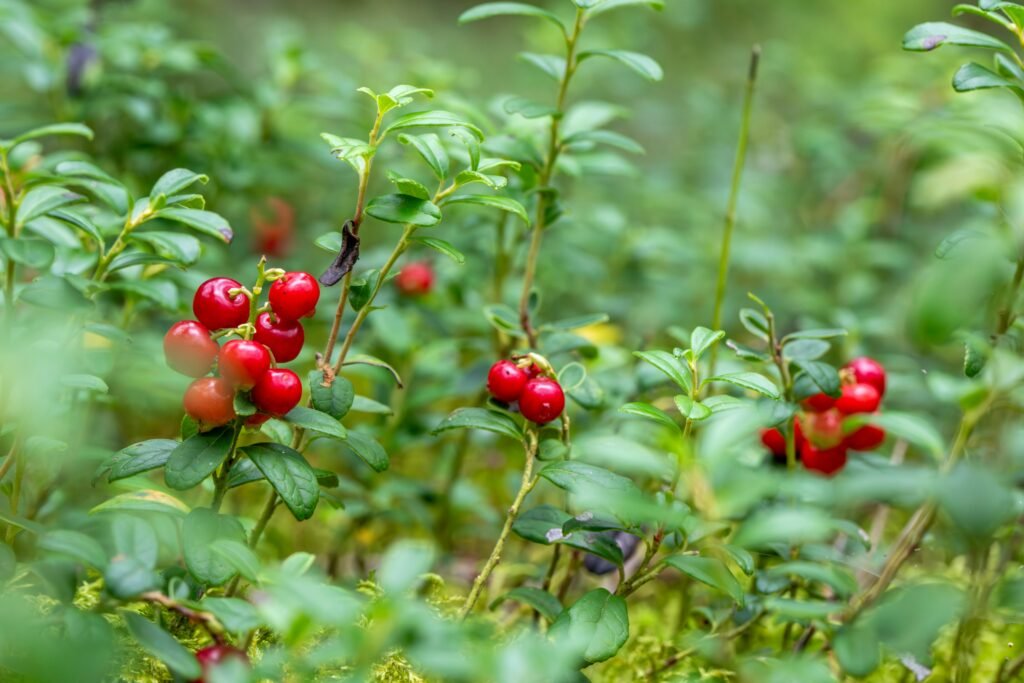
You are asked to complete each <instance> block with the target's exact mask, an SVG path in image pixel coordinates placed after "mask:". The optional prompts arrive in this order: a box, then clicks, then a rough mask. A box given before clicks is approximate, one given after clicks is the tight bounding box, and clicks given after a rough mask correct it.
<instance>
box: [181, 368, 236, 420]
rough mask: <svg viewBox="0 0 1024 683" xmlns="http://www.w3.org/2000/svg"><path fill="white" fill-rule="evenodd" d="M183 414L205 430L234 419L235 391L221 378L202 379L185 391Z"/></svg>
mask: <svg viewBox="0 0 1024 683" xmlns="http://www.w3.org/2000/svg"><path fill="white" fill-rule="evenodd" d="M182 403H183V405H184V406H185V412H186V413H188V416H189V417H191V418H192V419H193V420H195V421H196V422H198V423H199V425H200V426H201V427H202V428H204V429H206V428H210V427H220V426H221V425H226V424H227V423H228V422H231V421H232V420H234V419H235V390H234V389H233V388H232V387H231V385H230V384H228V381H227V380H226V379H224V378H223V377H202V378H200V379H197V380H196V381H195V382H192V384H190V385H189V386H188V389H186V390H185V397H184V399H183V400H182Z"/></svg>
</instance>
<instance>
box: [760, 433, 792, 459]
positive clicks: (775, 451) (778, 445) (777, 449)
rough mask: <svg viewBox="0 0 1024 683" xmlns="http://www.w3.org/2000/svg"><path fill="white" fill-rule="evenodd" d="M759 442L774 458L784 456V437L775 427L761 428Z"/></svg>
mask: <svg viewBox="0 0 1024 683" xmlns="http://www.w3.org/2000/svg"><path fill="white" fill-rule="evenodd" d="M761 443H762V444H764V447H765V448H767V449H768V450H769V451H771V454H772V455H774V456H775V457H776V458H785V457H786V437H785V436H784V435H783V433H782V432H780V431H779V430H778V429H776V428H775V427H772V428H771V429H762V430H761Z"/></svg>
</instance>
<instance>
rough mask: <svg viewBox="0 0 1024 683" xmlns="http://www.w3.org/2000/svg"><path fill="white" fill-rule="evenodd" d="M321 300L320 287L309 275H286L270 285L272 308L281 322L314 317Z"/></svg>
mask: <svg viewBox="0 0 1024 683" xmlns="http://www.w3.org/2000/svg"><path fill="white" fill-rule="evenodd" d="M319 300H320V285H319V284H317V281H316V279H315V278H314V277H313V276H312V275H310V274H309V273H285V274H284V277H282V278H281V279H280V280H277V281H275V282H274V284H272V285H270V308H272V309H273V311H274V313H277V317H278V318H280V319H281V320H298V319H299V318H305V317H307V316H311V315H313V313H314V312H315V311H316V302H317V301H319Z"/></svg>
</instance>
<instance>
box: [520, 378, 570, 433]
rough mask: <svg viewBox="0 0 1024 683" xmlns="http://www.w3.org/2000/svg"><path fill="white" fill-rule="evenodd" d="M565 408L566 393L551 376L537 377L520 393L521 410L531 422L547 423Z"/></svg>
mask: <svg viewBox="0 0 1024 683" xmlns="http://www.w3.org/2000/svg"><path fill="white" fill-rule="evenodd" d="M564 409H565V393H564V392H563V391H562V387H561V385H560V384H559V383H558V382H556V381H555V380H553V379H551V378H550V377H535V378H534V379H531V380H529V381H528V382H527V383H526V386H525V387H523V393H521V394H520V395H519V411H520V412H521V413H522V414H523V417H525V418H526V419H527V420H529V421H530V422H536V423H537V424H541V425H542V424H547V423H548V422H551V421H552V420H554V419H555V418H556V417H558V416H559V415H561V414H562V410H564Z"/></svg>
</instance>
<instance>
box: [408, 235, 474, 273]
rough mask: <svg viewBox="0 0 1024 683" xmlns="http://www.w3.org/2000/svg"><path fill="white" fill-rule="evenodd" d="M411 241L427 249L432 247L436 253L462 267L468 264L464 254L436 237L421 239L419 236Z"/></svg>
mask: <svg viewBox="0 0 1024 683" xmlns="http://www.w3.org/2000/svg"><path fill="white" fill-rule="evenodd" d="M410 241H412V242H416V243H419V244H422V245H423V246H426V247H430V248H431V249H433V250H434V251H436V252H439V253H441V254H444V255H445V256H447V257H448V258H450V259H451V260H452V261H455V262H456V263H458V264H459V265H460V266H461V265H462V264H463V263H465V262H466V256H465V254H463V253H462V252H461V251H459V250H458V249H456V248H455V247H454V246H452V244H451V243H450V242H446V241H445V240H441V239H437V238H436V237H421V236H419V235H416V236H415V237H413V238H412V240H410Z"/></svg>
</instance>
